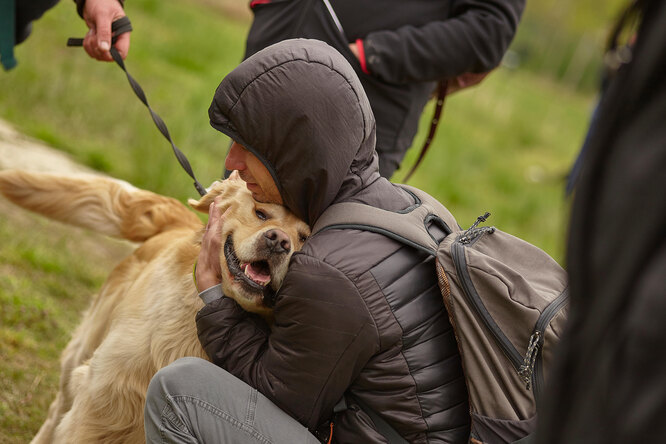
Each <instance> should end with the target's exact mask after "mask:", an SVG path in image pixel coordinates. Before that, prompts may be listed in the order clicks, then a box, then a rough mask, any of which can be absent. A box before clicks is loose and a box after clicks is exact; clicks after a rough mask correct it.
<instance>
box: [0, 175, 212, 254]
mask: <svg viewBox="0 0 666 444" xmlns="http://www.w3.org/2000/svg"><path fill="white" fill-rule="evenodd" d="M0 192H1V193H2V194H3V195H5V197H7V198H8V199H9V200H11V201H12V202H14V203H15V204H17V205H19V206H21V207H23V208H26V209H28V210H31V211H34V212H36V213H40V214H42V215H44V216H47V217H49V218H52V219H55V220H58V221H61V222H65V223H68V224H72V225H76V226H79V227H83V228H88V229H91V230H93V231H96V232H98V233H103V234H106V235H109V236H114V237H119V238H122V239H128V240H131V241H135V242H142V241H144V240H146V239H148V238H150V237H152V236H154V235H156V234H158V233H161V232H163V231H166V230H169V229H173V228H179V227H195V228H198V227H200V226H201V221H200V220H199V219H198V218H197V216H195V215H194V213H192V212H191V211H190V210H188V208H187V207H186V206H185V205H183V204H182V203H180V202H179V201H177V200H176V199H172V198H168V197H164V196H160V195H158V194H155V193H152V192H150V191H145V190H140V189H138V188H135V187H133V186H132V185H130V184H129V183H127V182H123V181H120V180H116V179H110V178H105V177H102V176H96V175H92V174H81V175H67V176H64V175H58V174H51V173H34V172H27V171H19V170H6V171H0Z"/></svg>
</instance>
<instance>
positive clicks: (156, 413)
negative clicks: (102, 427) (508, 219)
mask: <svg viewBox="0 0 666 444" xmlns="http://www.w3.org/2000/svg"><path fill="white" fill-rule="evenodd" d="M209 115H210V121H211V125H212V126H213V127H214V128H216V129H217V130H219V131H221V132H223V133H224V134H226V135H228V136H229V137H231V138H232V139H233V140H234V141H235V143H234V144H233V145H232V148H231V150H230V152H229V154H228V156H227V158H226V167H227V168H228V169H235V170H238V171H239V172H240V175H241V177H242V178H244V179H245V180H246V181H247V183H248V188H249V189H250V190H251V191H252V192H253V195H254V197H255V198H256V199H257V200H264V201H271V202H278V203H283V204H284V205H286V206H287V207H288V208H289V209H291V210H292V211H293V212H294V213H295V214H296V215H297V216H299V217H300V218H302V219H303V220H304V221H306V222H307V223H308V224H309V225H313V224H314V223H315V222H316V221H317V219H318V218H319V217H320V216H321V215H322V213H323V212H324V211H325V210H326V209H327V208H328V207H329V206H330V205H332V204H334V203H337V202H350V201H352V202H358V203H363V204H367V205H372V206H375V207H378V208H382V209H384V210H387V211H403V210H405V209H407V208H410V207H413V206H414V205H418V204H419V201H418V200H417V199H416V198H415V197H414V196H413V195H412V194H410V193H409V192H406V191H405V190H403V189H402V188H400V187H397V186H395V185H393V184H392V183H390V182H389V181H388V180H386V179H385V178H383V177H381V176H380V175H379V171H378V159H377V154H376V151H375V149H374V147H375V121H374V118H373V114H372V110H371V108H370V104H369V102H368V100H367V97H366V96H365V93H364V91H363V88H362V86H361V83H360V82H359V79H358V77H357V76H356V74H355V72H354V70H353V68H352V67H351V66H350V65H349V63H348V62H347V60H345V58H343V57H342V56H341V55H340V53H339V52H337V51H335V50H334V49H333V48H331V47H330V46H328V45H326V44H325V43H323V42H320V41H316V40H303V39H297V40H287V41H283V42H281V43H278V44H276V45H273V46H270V47H268V48H266V49H264V50H262V51H260V52H258V53H256V54H255V55H253V56H251V57H250V58H248V59H247V60H245V61H244V62H243V63H241V64H240V65H239V67H238V68H236V69H235V70H234V71H232V72H231V73H230V74H229V75H228V76H227V77H226V78H225V79H224V80H223V81H222V83H221V84H220V86H219V87H218V89H217V91H216V92H215V96H214V99H213V103H212V105H211V107H210V110H209ZM215 211H216V210H215V209H214V208H213V209H212V210H211V217H210V220H209V230H208V233H211V235H207V236H205V237H204V240H203V250H202V251H204V252H203V253H202V255H201V256H200V257H199V262H198V265H197V271H196V274H197V282H198V285H199V290H200V291H201V290H203V292H202V298H203V299H204V300H205V302H207V305H206V306H205V307H204V308H203V309H202V310H201V311H200V312H199V313H198V315H197V319H196V323H197V328H198V332H199V339H200V341H201V343H202V345H203V347H204V349H205V350H206V352H207V354H208V355H209V357H210V358H211V360H212V362H213V363H214V364H217V365H218V366H219V367H217V366H215V365H213V364H211V363H209V362H207V361H204V360H199V359H195V358H185V359H183V360H179V361H176V362H175V363H174V364H172V365H170V366H167V367H165V368H164V369H162V370H161V371H160V372H158V373H157V374H156V375H155V377H154V378H153V381H152V382H151V385H150V388H149V390H148V395H147V402H146V433H147V438H148V440H149V441H152V442H157V441H160V440H161V439H166V440H167V441H170V442H193V441H198V442H255V441H261V442H285V443H286V442H316V441H315V440H314V438H313V437H312V436H311V434H315V435H316V436H318V437H319V438H323V439H328V438H329V437H330V435H331V430H332V435H333V441H334V442H339V443H375V442H385V440H384V437H383V436H382V435H381V434H380V432H378V430H377V428H376V426H375V425H374V424H373V421H372V420H371V419H370V417H369V416H368V414H367V412H366V411H364V410H363V409H361V408H359V406H358V404H357V401H356V400H360V401H361V402H362V403H364V404H366V405H367V406H369V407H370V408H371V409H372V410H373V411H374V412H376V413H377V414H379V415H380V416H381V417H382V418H383V420H384V421H386V422H387V423H388V424H389V425H390V426H391V427H392V428H394V429H395V431H397V433H399V434H400V435H401V436H402V437H403V438H404V439H405V440H407V441H409V442H412V443H435V442H437V443H441V442H444V443H466V442H467V441H468V439H469V432H470V426H469V421H470V419H469V406H468V403H467V390H466V387H465V381H464V378H463V375H462V368H461V363H460V356H459V354H458V349H457V345H456V341H455V338H454V335H453V331H452V328H451V325H450V323H449V320H448V317H447V315H446V310H445V308H444V306H443V302H442V298H441V294H440V292H439V288H438V285H437V280H436V276H435V273H434V272H433V270H434V263H433V261H434V258H432V257H430V256H428V255H426V254H425V253H422V252H420V251H418V250H416V249H414V248H412V247H408V246H405V245H403V244H401V243H398V242H396V241H394V240H391V239H389V238H388V237H385V236H383V235H380V234H376V233H371V232H367V231H357V230H333V229H331V230H327V231H323V232H320V233H318V234H316V235H314V236H312V237H311V238H309V239H308V240H307V242H306V243H305V246H304V248H303V249H302V250H301V251H300V252H298V253H296V254H294V256H293V257H292V261H291V263H290V267H289V271H288V272H287V275H286V277H285V280H284V283H283V285H282V287H281V289H280V291H279V292H278V294H277V297H276V301H275V307H274V316H275V321H274V323H273V325H272V326H270V327H269V326H268V325H266V324H265V323H264V322H263V320H262V319H260V318H257V317H256V316H255V315H252V314H249V313H247V312H245V311H243V310H242V309H241V308H240V306H239V305H238V304H237V303H236V302H235V301H234V300H233V299H231V298H227V297H224V296H223V295H222V294H221V292H220V291H219V286H215V285H214V284H217V283H219V280H218V278H217V276H219V274H220V272H221V271H220V269H219V267H220V265H219V260H218V261H217V262H216V258H219V251H220V244H221V243H222V242H223V240H222V239H219V230H218V228H219V224H221V223H223V221H221V220H220V216H219V215H218V214H216V212H215ZM215 233H217V234H215ZM211 246H212V247H211ZM232 375H233V376H232ZM255 389H256V390H255ZM257 391H258V393H257ZM350 394H351V395H352V396H353V398H352V397H347V402H348V408H347V409H346V410H344V411H342V412H340V413H338V414H337V415H336V414H334V407H335V406H336V405H337V404H338V402H339V401H340V400H341V398H343V395H350ZM255 406H256V408H255ZM267 412H268V413H267ZM282 412H286V413H288V415H289V416H290V417H292V418H294V419H295V421H294V420H292V419H290V418H289V416H287V415H285V414H284V413H282ZM332 420H333V421H334V425H333V426H331V421H332ZM304 427H305V428H307V430H309V433H306V432H305V430H306V429H305V428H304ZM306 437H309V438H306Z"/></svg>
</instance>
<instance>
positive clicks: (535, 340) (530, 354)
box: [518, 331, 541, 390]
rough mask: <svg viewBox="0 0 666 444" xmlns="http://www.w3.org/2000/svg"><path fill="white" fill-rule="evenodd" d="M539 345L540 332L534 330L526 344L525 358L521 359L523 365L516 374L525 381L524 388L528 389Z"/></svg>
mask: <svg viewBox="0 0 666 444" xmlns="http://www.w3.org/2000/svg"><path fill="white" fill-rule="evenodd" d="M540 345H541V332H540V331H535V332H534V334H532V336H530V343H529V345H528V346H527V353H525V359H524V360H523V365H521V366H520V369H518V375H520V378H521V379H522V380H523V382H524V383H525V388H526V389H527V390H529V389H530V385H531V381H532V374H533V373H534V363H535V362H536V357H537V354H539V346H540Z"/></svg>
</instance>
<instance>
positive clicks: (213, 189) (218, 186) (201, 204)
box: [187, 180, 223, 213]
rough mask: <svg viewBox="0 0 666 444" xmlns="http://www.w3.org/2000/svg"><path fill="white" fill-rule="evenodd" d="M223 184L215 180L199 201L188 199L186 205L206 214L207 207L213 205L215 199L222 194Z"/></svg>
mask: <svg viewBox="0 0 666 444" xmlns="http://www.w3.org/2000/svg"><path fill="white" fill-rule="evenodd" d="M222 189H223V184H222V182H221V181H219V180H216V181H215V182H213V184H212V185H211V186H209V187H208V190H207V191H208V192H207V193H206V194H205V195H203V196H201V199H199V200H195V199H188V200H187V203H188V204H189V205H190V206H191V207H192V208H194V209H195V210H197V211H201V212H202V213H208V207H210V204H211V203H213V201H214V200H215V197H216V196H218V195H219V194H220V193H222Z"/></svg>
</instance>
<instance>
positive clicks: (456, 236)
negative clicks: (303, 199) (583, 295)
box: [312, 185, 568, 444]
mask: <svg viewBox="0 0 666 444" xmlns="http://www.w3.org/2000/svg"><path fill="white" fill-rule="evenodd" d="M401 186H402V185H401ZM402 187H403V189H405V190H406V191H408V192H409V193H411V194H412V195H414V197H415V198H416V200H417V204H416V205H415V206H414V207H412V208H410V210H409V211H407V212H402V213H395V212H390V211H385V210H381V209H378V208H374V207H369V206H367V205H363V204H359V203H351V202H349V203H347V202H346V203H340V204H334V205H332V206H331V207H329V208H328V209H327V210H326V211H325V212H324V214H323V215H322V216H321V217H320V218H319V220H317V223H316V224H315V226H314V227H313V230H312V232H313V234H315V233H317V232H319V231H323V230H329V229H355V230H365V231H373V232H377V233H381V234H384V235H386V236H388V237H390V238H393V239H395V240H398V241H400V242H402V243H404V244H407V245H410V246H412V247H414V248H418V249H420V250H422V251H425V252H427V253H428V254H431V255H433V256H435V257H436V258H437V260H436V264H437V266H436V273H437V277H438V281H439V287H440V290H441V293H442V297H443V300H444V305H445V307H446V310H447V312H448V315H449V320H450V321H451V324H452V326H453V329H454V331H455V334H456V339H457V342H458V348H459V350H460V355H461V358H462V364H463V370H464V373H465V379H466V383H467V388H468V392H469V401H470V402H469V403H470V414H471V420H472V423H471V424H472V426H471V435H470V442H472V443H484V444H494V443H514V442H521V443H522V442H528V441H529V439H530V436H531V434H532V432H533V431H534V429H535V426H536V419H537V405H538V404H539V396H540V395H541V391H542V388H543V385H544V379H545V377H546V376H547V372H548V369H549V367H550V364H551V362H552V358H553V349H554V347H555V345H556V344H557V342H558V339H559V336H560V334H561V333H562V329H563V326H564V323H565V321H566V312H567V308H568V291H567V275H566V272H565V271H564V269H562V267H560V265H559V264H558V263H557V262H556V261H555V260H553V259H552V258H551V257H550V256H549V255H548V254H546V253H545V252H544V251H542V250H540V249H539V248H537V247H535V246H534V245H531V244H529V243H528V242H525V241H524V240H521V239H519V238H517V237H514V236H512V235H510V234H507V233H505V232H502V231H500V230H498V229H496V228H495V227H487V226H484V227H481V226H478V225H479V224H480V222H484V221H485V219H486V218H487V217H488V216H489V214H487V213H486V215H484V216H482V217H480V218H479V219H478V220H477V222H476V223H475V224H474V225H472V227H471V228H469V229H467V230H462V229H461V228H460V227H459V225H458V223H457V222H456V220H455V218H454V217H453V216H452V215H451V213H450V212H449V211H448V210H447V209H446V208H445V207H444V206H443V205H442V204H441V203H439V202H438V201H437V200H436V199H435V198H433V197H432V196H430V195H428V194H426V193H424V192H423V191H421V190H418V189H416V188H413V187H409V186H402ZM432 224H437V225H438V226H439V227H440V228H441V229H443V230H444V231H445V232H446V234H447V235H446V237H445V238H444V239H443V240H442V241H441V242H439V243H438V242H437V241H436V240H435V238H434V237H433V236H431V234H430V233H429V231H428V227H429V226H431V225H432ZM433 271H435V270H433ZM370 415H371V417H372V418H373V420H374V421H375V423H376V424H375V425H376V426H377V428H378V430H380V431H381V429H382V427H384V428H385V427H389V426H388V424H385V425H384V426H380V425H379V424H377V422H381V419H374V418H378V415H376V414H375V413H374V412H372V413H370ZM384 435H385V436H386V435H387V433H384ZM393 435H394V436H397V433H395V432H394V433H393ZM394 441H395V442H400V440H399V439H393V440H390V441H389V442H394ZM402 442H404V440H403V441H402Z"/></svg>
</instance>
